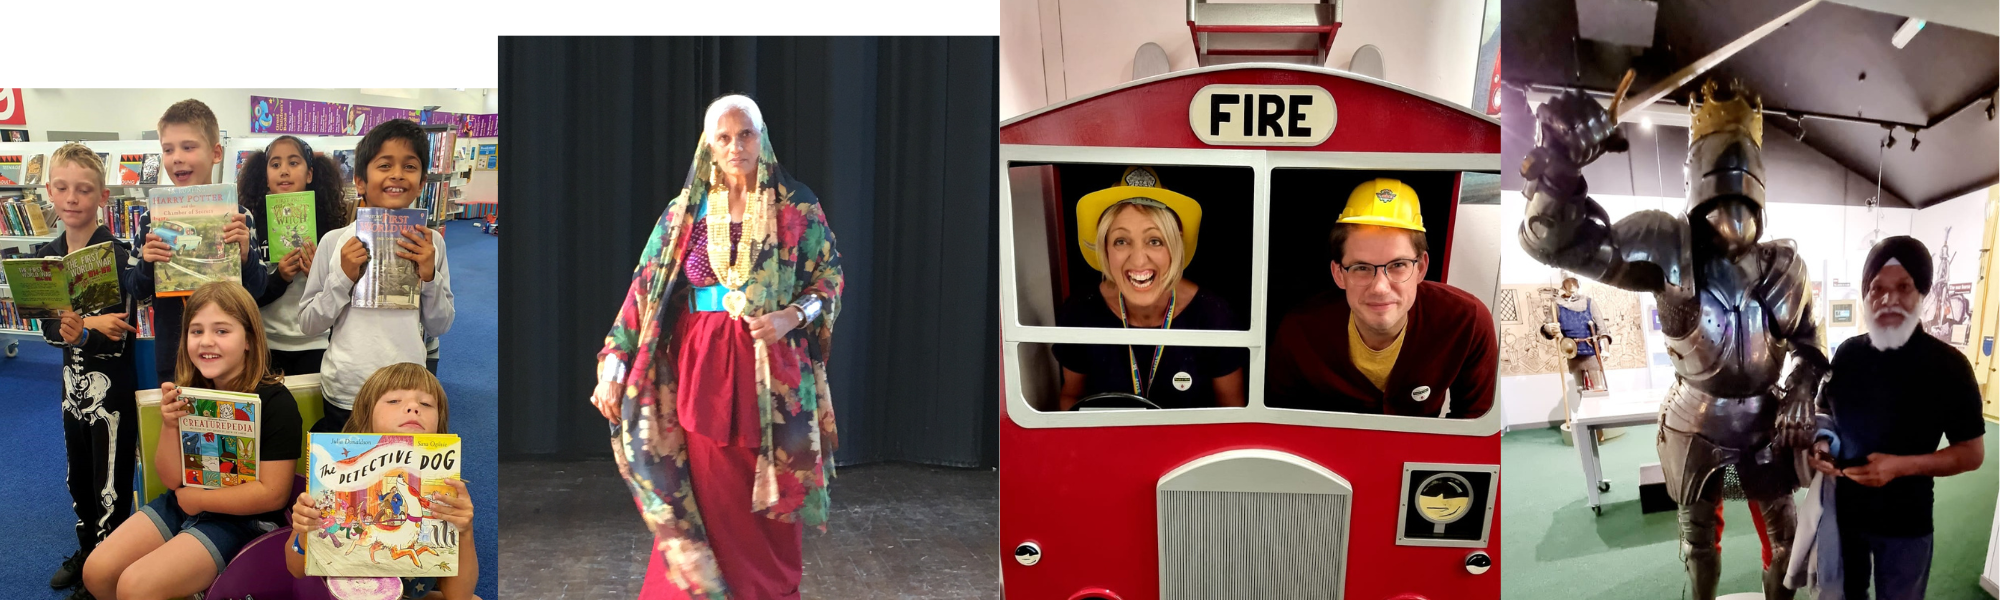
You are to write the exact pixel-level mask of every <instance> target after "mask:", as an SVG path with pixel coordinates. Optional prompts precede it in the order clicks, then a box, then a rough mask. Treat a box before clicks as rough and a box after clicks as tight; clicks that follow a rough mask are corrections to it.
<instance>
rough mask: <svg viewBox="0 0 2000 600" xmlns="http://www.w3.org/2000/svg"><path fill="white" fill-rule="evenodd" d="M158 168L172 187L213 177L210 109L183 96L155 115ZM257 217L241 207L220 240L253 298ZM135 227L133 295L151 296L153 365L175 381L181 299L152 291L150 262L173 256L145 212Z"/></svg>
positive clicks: (215, 153)
mask: <svg viewBox="0 0 2000 600" xmlns="http://www.w3.org/2000/svg"><path fill="white" fill-rule="evenodd" d="M158 127H159V132H160V168H161V170H163V171H166V172H167V175H168V177H169V178H171V179H172V180H173V182H174V185H177V186H189V185H208V184H210V183H214V182H215V165H218V164H221V163H222V130H221V128H220V127H219V126H218V125H217V124H216V122H215V113H214V112H213V111H210V110H208V105H207V104H202V103H201V101H200V100H192V99H190V100H182V101H180V102H176V103H174V105H173V106H170V107H167V112H166V113H165V114H162V115H160V123H159V125H158ZM256 222H257V220H256V217H255V216H253V215H251V214H250V211H249V210H248V209H245V208H243V207H242V206H237V207H236V214H235V215H231V216H230V217H229V224H228V225H226V226H224V227H223V228H222V241H223V243H226V244H235V245H236V248H237V252H239V253H240V258H241V259H242V260H243V273H242V282H241V283H242V284H243V289H245V290H248V291H249V292H250V295H251V296H253V297H255V296H259V295H262V294H263V293H264V279H265V274H266V271H265V267H264V262H263V260H262V259H261V258H260V259H258V260H251V254H250V250H251V249H252V248H258V247H261V244H260V242H259V241H258V239H257V237H256V232H255V227H254V225H255V224H256ZM137 225H138V226H137V228H136V230H137V231H141V232H145V234H146V241H145V243H144V244H143V245H141V246H140V248H139V258H140V260H141V262H139V263H137V264H136V265H135V266H137V267H138V268H136V269H133V270H132V285H131V287H132V296H133V297H135V298H140V299H145V298H152V301H153V323H154V330H153V359H154V363H153V368H154V371H155V374H156V375H158V376H159V380H160V381H163V382H164V381H173V380H174V356H175V355H176V354H178V353H179V350H180V331H178V328H179V327H180V322H181V310H182V304H183V300H184V298H182V297H170V298H159V297H154V295H153V284H154V281H155V280H154V278H153V265H156V264H159V263H163V262H167V261H170V260H173V259H174V247H173V246H171V245H168V244H167V243H166V242H165V241H163V240H161V239H160V236H159V235H157V234H154V233H153V219H152V215H150V214H143V215H140V217H139V222H138V224H137Z"/></svg>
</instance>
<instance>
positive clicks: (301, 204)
mask: <svg viewBox="0 0 2000 600" xmlns="http://www.w3.org/2000/svg"><path fill="white" fill-rule="evenodd" d="M314 197H315V194H314V193H313V192H292V193H289V194H271V195H269V196H265V197H264V211H265V212H266V213H269V214H266V215H265V220H264V223H265V228H266V229H265V230H266V231H269V232H270V235H269V236H268V239H267V240H266V241H268V242H270V244H271V256H270V260H271V262H273V263H276V262H278V261H280V260H284V258H285V255H287V254H291V253H292V251H293V250H297V249H299V248H303V247H305V245H306V244H307V243H310V242H318V241H319V231H317V230H315V229H314V226H313V224H314V223H315V222H316V221H314V220H313V217H314V213H313V199H314ZM308 258H310V257H308Z"/></svg>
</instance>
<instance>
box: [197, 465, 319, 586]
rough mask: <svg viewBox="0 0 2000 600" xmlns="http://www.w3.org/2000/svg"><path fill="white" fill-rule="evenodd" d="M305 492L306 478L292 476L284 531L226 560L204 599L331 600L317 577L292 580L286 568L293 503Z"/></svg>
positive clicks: (261, 538)
mask: <svg viewBox="0 0 2000 600" xmlns="http://www.w3.org/2000/svg"><path fill="white" fill-rule="evenodd" d="M305 491H306V478H305V477H302V476H298V475H293V476H292V495H291V496H288V497H287V498H290V499H293V500H288V501H287V502H286V503H285V519H286V521H285V522H286V524H287V526H286V527H283V528H280V529H278V530H277V531H273V532H270V533H266V534H264V535H262V536H259V537H258V538H257V539H255V540H251V541H250V543H249V544H247V545H244V546H243V550H242V551H241V552H238V553H237V554H236V557H235V558H232V559H230V560H229V566H228V567H227V568H224V569H223V570H222V573H220V574H218V575H216V577H215V583H214V584H212V585H210V586H209V588H208V593H207V594H206V595H205V596H204V597H205V598H208V599H209V600H243V599H245V598H251V597H255V598H257V600H283V599H286V598H293V599H297V600H331V598H332V594H330V593H329V592H328V591H327V589H326V583H325V582H324V581H321V580H320V578H318V577H304V578H300V579H293V578H292V572H291V569H290V568H288V567H286V566H285V553H286V552H291V551H292V549H291V544H290V543H289V542H290V541H291V536H292V528H291V527H290V526H289V525H290V523H291V506H292V502H293V501H295V499H297V498H298V497H299V494H303V493H305Z"/></svg>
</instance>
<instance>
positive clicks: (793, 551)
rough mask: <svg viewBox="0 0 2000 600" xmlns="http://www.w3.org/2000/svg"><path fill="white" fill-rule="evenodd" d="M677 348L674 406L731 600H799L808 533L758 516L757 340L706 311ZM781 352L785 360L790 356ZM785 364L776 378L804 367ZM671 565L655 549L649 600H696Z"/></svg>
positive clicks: (685, 318)
mask: <svg viewBox="0 0 2000 600" xmlns="http://www.w3.org/2000/svg"><path fill="white" fill-rule="evenodd" d="M674 340H675V341H674V349H675V355H674V356H675V359H676V360H675V374H676V375H677V376H678V377H677V379H678V387H677V388H676V394H675V398H674V407H675V410H676V412H677V413H678V414H679V418H680V422H681V426H682V427H683V428H685V429H687V431H688V436H687V454H688V477H689V478H690V479H691V480H692V482H693V486H694V498H695V506H696V507H697V508H698V509H699V510H700V511H701V518H702V522H703V524H705V525H707V528H708V544H709V549H710V550H712V551H713V552H714V553H715V560H716V563H717V566H718V567H719V568H720V569H721V570H722V579H723V581H724V582H726V583H727V585H728V586H729V592H730V594H729V596H730V598H732V599H734V600H764V599H767V598H771V599H789V598H798V597H799V578H800V577H801V576H802V575H803V574H804V571H805V569H804V566H803V559H802V557H801V548H800V546H801V540H802V538H801V535H802V534H803V533H804V528H803V527H802V526H800V524H799V523H797V522H792V523H785V522H781V521H776V520H773V519H770V518H766V517H763V516H760V515H757V514H754V513H752V512H750V491H751V488H752V487H753V486H754V485H755V477H756V472H757V452H758V449H759V446H761V445H762V443H763V433H762V432H761V431H760V430H759V427H760V426H761V423H760V422H759V420H758V415H757V380H756V375H755V372H754V370H755V367H756V356H755V354H753V353H754V352H755V351H756V346H755V344H754V338H751V337H750V330H749V328H748V327H747V326H746V325H744V324H743V323H742V322H740V321H736V320H734V319H730V318H729V314H728V313H721V312H698V313H689V314H686V315H682V317H681V319H680V321H679V324H677V325H676V326H675V328H674ZM773 354H775V355H780V356H779V358H782V355H784V354H785V353H784V352H776V353H773ZM779 362H787V363H790V364H789V365H785V366H781V365H779V364H773V365H772V366H771V369H772V371H773V374H774V375H778V374H781V373H784V372H785V371H784V370H783V369H786V368H789V369H792V372H796V370H797V368H798V367H797V364H796V363H794V362H791V361H782V360H781V361H779ZM781 385H782V382H781ZM665 560H666V559H665V557H663V556H662V555H661V554H660V551H659V550H658V549H655V550H653V552H652V558H651V560H650V562H649V563H648V564H647V565H646V583H645V587H644V588H643V589H641V591H640V592H639V598H640V599H641V600H666V599H680V598H691V596H689V595H688V594H687V592H686V591H684V590H682V589H680V588H679V587H678V586H675V585H674V584H673V583H672V582H670V581H668V580H667V578H666V570H665V569H666V567H665Z"/></svg>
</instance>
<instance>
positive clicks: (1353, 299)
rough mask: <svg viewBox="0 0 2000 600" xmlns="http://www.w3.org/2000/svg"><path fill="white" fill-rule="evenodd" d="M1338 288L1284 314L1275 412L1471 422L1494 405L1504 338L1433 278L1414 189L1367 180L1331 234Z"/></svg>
mask: <svg viewBox="0 0 2000 600" xmlns="http://www.w3.org/2000/svg"><path fill="white" fill-rule="evenodd" d="M1330 241H1331V243H1332V250H1333V262H1332V264H1331V265H1330V270H1331V271H1332V274H1333V282H1334V285H1335V286H1338V287H1339V288H1340V289H1339V290H1336V291H1328V292H1326V293H1323V294H1320V295H1318V296H1315V297H1313V298H1312V299H1310V300H1307V301H1306V302H1305V303H1303V304H1301V305H1300V306H1299V307H1298V308H1296V309H1293V310H1292V312H1291V314H1289V315H1286V316H1285V320H1284V324H1283V325H1282V326H1280V327H1279V330H1278V338H1277V341H1276V343H1275V344H1274V345H1273V349H1272V355H1271V359H1270V364H1269V365H1268V368H1267V369H1266V375H1267V377H1268V385H1267V387H1266V391H1267V392H1268V396H1269V399H1268V401H1267V402H1266V404H1268V405H1270V406H1272V407H1277V408H1296V409H1306V410H1327V411H1340V412H1353V413H1367V414H1386V415H1403V416H1423V417H1449V418H1455V419H1469V418H1473V417H1477V416H1479V415H1482V414H1485V413H1486V410H1487V409H1488V408H1491V407H1492V406H1493V390H1494V383H1495V381H1496V376H1495V375H1496V373H1497V371H1498V369H1499V366H1500V365H1499V354H1500V346H1499V341H1498V340H1497V338H1496V337H1495V335H1494V328H1493V316H1492V314H1491V313H1489V312H1488V311H1487V309H1486V305H1485V304H1482V303H1480V302H1479V299H1478V298H1474V297H1473V296H1472V295H1471V294H1468V293H1465V292H1464V291H1462V290H1459V289H1457V288H1453V287H1451V286H1448V285H1445V284H1442V283H1437V282H1433V281H1424V278H1423V274H1424V273H1425V272H1426V271H1429V270H1430V254H1429V252H1428V249H1429V246H1428V244H1427V243H1426V241H1425V239H1424V221H1423V215H1422V214H1421V211H1420V209H1419V206H1418V204H1417V193H1416V191H1414V190H1411V189H1410V186H1408V185H1405V184H1403V182H1401V181H1397V180H1394V179H1376V180H1372V181H1369V182H1367V183H1363V184H1361V185H1360V186H1359V187H1357V188H1355V189H1354V192H1353V193H1352V194H1349V195H1348V198H1347V208H1346V209H1345V210H1343V211H1341V213H1340V217H1339V219H1338V220H1337V221H1336V222H1335V223H1334V226H1333V234H1332V236H1331V240H1330Z"/></svg>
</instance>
